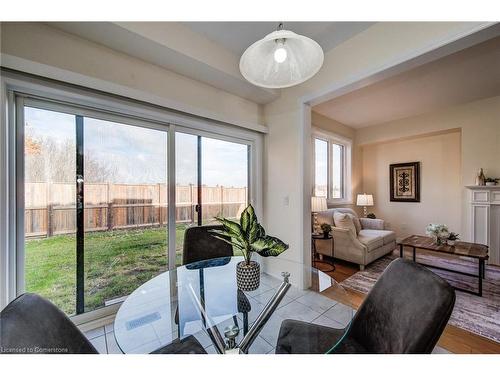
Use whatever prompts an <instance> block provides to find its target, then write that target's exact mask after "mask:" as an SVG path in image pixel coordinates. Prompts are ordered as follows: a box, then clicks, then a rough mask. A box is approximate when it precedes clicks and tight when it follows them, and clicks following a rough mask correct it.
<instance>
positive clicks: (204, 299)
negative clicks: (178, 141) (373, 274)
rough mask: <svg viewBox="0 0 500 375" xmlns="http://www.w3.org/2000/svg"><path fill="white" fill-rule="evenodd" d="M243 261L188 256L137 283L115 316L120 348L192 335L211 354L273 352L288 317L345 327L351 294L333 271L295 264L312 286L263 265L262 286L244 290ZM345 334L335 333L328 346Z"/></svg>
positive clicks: (143, 347) (154, 345) (144, 349)
mask: <svg viewBox="0 0 500 375" xmlns="http://www.w3.org/2000/svg"><path fill="white" fill-rule="evenodd" d="M242 260H243V258H242V257H226V258H218V259H213V260H208V261H201V262H196V263H191V264H188V265H185V266H181V267H178V268H176V269H175V270H170V271H167V272H164V273H162V274H160V275H158V276H156V277H155V278H153V279H151V280H149V281H148V282H146V283H144V284H143V285H141V286H140V287H139V288H137V289H136V290H135V291H134V292H132V294H130V295H129V296H128V297H127V298H126V300H125V301H124V302H123V304H122V305H121V306H120V309H119V310H118V312H117V314H116V318H115V322H114V334H115V338H116V341H117V343H118V346H119V347H120V349H121V350H122V352H124V353H151V352H152V351H154V350H156V349H159V348H161V347H164V346H166V345H168V344H170V343H172V342H173V341H174V340H176V339H179V338H180V339H182V338H185V337H187V336H190V335H193V336H194V337H195V338H196V339H197V340H198V341H199V342H200V344H201V345H202V346H203V347H204V348H205V350H206V351H207V352H208V353H220V352H221V349H220V348H221V345H222V346H223V347H224V348H225V351H226V352H229V351H230V350H231V349H232V348H234V347H236V349H234V350H237V351H240V350H239V349H238V347H239V346H241V347H242V348H243V347H245V351H244V352H245V353H250V354H252V353H254V354H266V353H274V349H275V347H276V343H277V340H278V334H279V330H280V327H281V323H282V322H283V321H284V320H286V319H295V320H299V321H304V322H310V323H314V324H319V325H322V326H326V327H330V328H335V329H338V330H343V331H344V332H347V330H348V328H349V324H350V322H351V320H352V317H353V314H354V310H353V309H352V308H351V307H350V305H351V304H350V298H349V295H348V294H347V293H346V291H345V290H344V289H343V288H342V287H341V286H340V285H339V284H338V283H337V282H336V281H335V280H334V279H333V278H331V277H330V276H329V275H327V274H326V273H323V272H321V271H319V270H317V269H316V268H311V267H304V266H302V265H300V266H299V267H300V268H297V267H295V269H296V270H297V269H298V271H297V272H299V273H300V271H302V275H301V277H302V278H303V279H304V280H305V281H304V284H305V285H306V286H307V287H306V288H298V287H296V286H291V285H290V284H289V283H288V282H286V281H284V278H283V277H275V276H272V275H270V274H267V273H265V272H264V273H262V274H261V279H260V286H259V288H258V289H257V290H254V291H249V292H247V291H242V290H239V289H238V288H237V285H236V265H237V264H238V263H239V262H240V261H242ZM292 268H293V267H292ZM285 276H286V275H285ZM292 277H293V275H292ZM273 303H274V306H273ZM256 322H257V323H256ZM249 332H250V333H249ZM250 336H252V338H249V337H250ZM344 336H345V335H344V334H341V335H338V336H337V337H336V338H335V339H332V341H334V342H331V345H330V347H328V348H327V349H326V350H325V352H330V351H332V350H333V349H334V348H335V347H336V346H337V345H338V344H339V343H340V342H341V340H342V339H343V338H344ZM222 351H224V350H222Z"/></svg>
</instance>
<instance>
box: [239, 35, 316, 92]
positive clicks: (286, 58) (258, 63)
mask: <svg viewBox="0 0 500 375" xmlns="http://www.w3.org/2000/svg"><path fill="white" fill-rule="evenodd" d="M321 65H323V50H322V49H321V46H320V45H319V44H318V43H316V42H315V41H314V40H312V39H310V38H307V37H305V36H303V35H298V34H295V33H294V32H292V31H288V30H278V31H274V32H272V33H271V34H269V35H267V36H266V37H264V38H263V39H261V40H259V41H257V42H255V43H254V44H252V45H251V46H250V47H248V48H247V50H246V51H245V52H244V53H243V55H242V56H241V59H240V71H241V74H242V75H243V77H245V79H246V80H247V81H249V82H251V83H253V84H254V85H256V86H261V87H267V88H273V89H277V88H284V87H290V86H295V85H298V84H299V83H302V82H304V81H307V80H308V79H309V78H311V77H312V76H314V75H315V74H316V73H317V72H318V70H319V69H320V68H321Z"/></svg>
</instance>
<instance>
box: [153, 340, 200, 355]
mask: <svg viewBox="0 0 500 375" xmlns="http://www.w3.org/2000/svg"><path fill="white" fill-rule="evenodd" d="M151 354H207V352H206V351H205V349H203V346H202V345H201V344H200V342H199V341H198V340H197V339H196V337H194V336H187V337H185V338H183V339H181V340H179V339H177V340H175V341H174V342H172V343H171V344H169V345H167V346H164V347H163V348H160V349H158V350H155V351H154V352H152V353H151Z"/></svg>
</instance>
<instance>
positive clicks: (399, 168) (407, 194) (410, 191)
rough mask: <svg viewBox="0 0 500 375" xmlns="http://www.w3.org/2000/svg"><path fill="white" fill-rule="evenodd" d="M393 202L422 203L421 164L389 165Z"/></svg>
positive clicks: (391, 198) (416, 162)
mask: <svg viewBox="0 0 500 375" xmlns="http://www.w3.org/2000/svg"><path fill="white" fill-rule="evenodd" d="M389 176H390V181H389V184H390V200H391V202H420V162H418V161H415V162H411V163H398V164H390V165H389Z"/></svg>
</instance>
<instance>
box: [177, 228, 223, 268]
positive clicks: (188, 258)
mask: <svg viewBox="0 0 500 375" xmlns="http://www.w3.org/2000/svg"><path fill="white" fill-rule="evenodd" d="M214 229H217V230H222V229H223V227H222V225H203V226H200V227H189V228H187V229H186V231H185V232H184V245H183V249H182V264H184V265H185V264H189V263H194V262H199V261H201V260H208V259H214V258H222V257H230V256H233V247H232V246H231V245H230V244H228V243H227V242H224V241H222V240H220V239H218V238H216V237H214V235H213V234H212V233H210V231H211V230H214Z"/></svg>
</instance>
